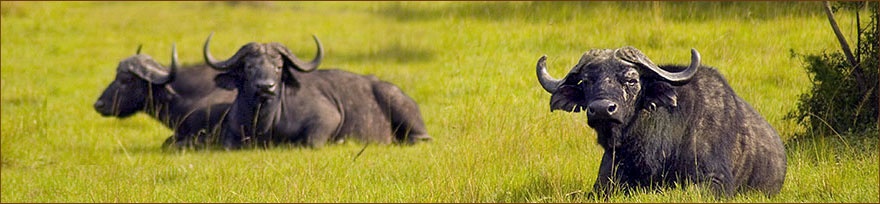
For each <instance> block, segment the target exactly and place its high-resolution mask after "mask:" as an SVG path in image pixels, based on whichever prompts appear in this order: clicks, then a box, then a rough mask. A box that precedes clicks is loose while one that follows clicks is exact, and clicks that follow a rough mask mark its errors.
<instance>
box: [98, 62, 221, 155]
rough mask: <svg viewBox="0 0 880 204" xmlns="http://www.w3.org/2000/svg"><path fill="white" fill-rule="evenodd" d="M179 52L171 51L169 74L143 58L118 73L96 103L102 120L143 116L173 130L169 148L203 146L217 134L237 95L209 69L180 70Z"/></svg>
mask: <svg viewBox="0 0 880 204" xmlns="http://www.w3.org/2000/svg"><path fill="white" fill-rule="evenodd" d="M178 67H180V65H178V63H177V50H176V49H175V48H172V57H171V65H170V68H168V69H166V68H164V67H163V66H162V65H159V63H156V61H154V60H153V59H152V57H150V56H149V55H145V54H140V48H138V53H137V54H136V55H134V56H131V57H128V58H126V59H124V60H122V61H121V62H119V66H118V67H117V68H116V79H114V80H113V82H111V83H110V85H108V86H107V88H106V89H104V93H103V94H101V97H100V98H98V101H96V102H95V104H94V107H95V110H96V111H98V113H100V114H101V115H103V116H115V117H120V118H125V117H128V116H131V115H133V114H134V113H137V112H138V111H143V112H145V113H147V114H149V115H150V116H151V117H153V118H155V119H156V120H159V121H160V122H162V124H164V125H165V126H166V127H168V128H171V129H173V130H174V135H172V136H171V137H169V138H168V140H166V141H165V145H172V146H176V147H181V146H190V145H197V144H202V143H204V142H205V139H206V136H208V135H210V133H212V132H214V130H215V128H214V126H215V125H216V124H217V123H218V122H219V121H220V120H221V119H222V118H223V115H224V114H225V112H226V111H227V110H228V109H229V105H230V104H231V103H232V100H233V99H234V98H235V91H229V90H224V89H218V88H216V87H215V86H214V85H213V79H214V77H215V76H216V75H217V74H218V73H219V72H217V71H214V70H213V69H211V68H210V67H208V66H207V65H199V66H192V67H184V68H180V70H178Z"/></svg>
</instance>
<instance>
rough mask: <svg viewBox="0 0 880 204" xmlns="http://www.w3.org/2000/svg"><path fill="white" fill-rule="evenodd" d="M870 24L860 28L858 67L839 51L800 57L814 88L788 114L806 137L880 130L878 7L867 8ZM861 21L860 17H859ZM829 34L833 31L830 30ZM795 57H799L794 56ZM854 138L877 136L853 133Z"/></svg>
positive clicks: (850, 4)
mask: <svg viewBox="0 0 880 204" xmlns="http://www.w3.org/2000/svg"><path fill="white" fill-rule="evenodd" d="M865 4H866V3H865V2H844V3H837V4H836V8H834V9H833V10H838V9H852V10H855V11H856V13H855V14H856V16H858V11H859V10H860V9H861V8H864V7H863V6H865ZM867 7H868V11H869V13H870V17H871V19H870V22H869V23H868V25H866V26H864V28H862V27H861V26H858V24H857V27H859V28H858V32H857V35H858V36H857V38H856V41H857V45H856V50H855V53H854V54H853V55H854V57H855V61H856V64H857V65H858V66H852V65H851V64H850V63H849V62H848V61H847V59H846V58H845V56H844V54H841V53H840V51H835V52H830V53H829V52H828V51H825V52H823V53H821V54H817V55H800V56H801V57H803V59H804V61H805V63H806V67H805V69H806V71H807V73H808V75H809V76H810V79H811V82H812V85H813V86H812V89H811V90H809V91H808V92H806V93H803V94H801V96H800V100H799V101H798V105H797V108H796V109H795V110H793V111H791V112H790V113H789V114H788V118H790V119H795V120H797V121H798V123H800V124H802V125H804V126H805V127H806V128H807V130H806V131H807V132H806V133H812V134H806V135H827V134H841V133H844V134H846V133H854V132H863V131H874V132H876V130H877V129H876V128H877V125H878V123H877V116H878V115H877V113H878V111H877V109H878V105H880V104H878V101H877V97H878V96H877V95H878V92H880V90H878V69H880V66H878V58H880V56H878V54H877V48H878V42H880V41H878V39H877V33H878V27H877V22H878V21H880V20H878V19H880V14H878V6H877V5H876V4H873V3H872V4H871V5H867ZM857 21H858V18H857ZM829 32H831V31H830V29H829ZM793 56H799V55H797V54H794V53H793ZM854 135H876V133H875V134H854Z"/></svg>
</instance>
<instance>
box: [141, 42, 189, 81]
mask: <svg viewBox="0 0 880 204" xmlns="http://www.w3.org/2000/svg"><path fill="white" fill-rule="evenodd" d="M141 64H142V65H143V66H136V67H137V68H136V69H137V70H132V71H134V72H135V74H137V75H139V76H141V78H144V79H146V80H147V81H149V82H150V83H152V84H166V83H168V82H171V81H173V80H174V75H175V74H176V72H177V67H179V66H180V65H179V64H178V63H177V45H176V44H174V45H172V46H171V67H170V68H169V69H168V71H167V72H165V71H162V70H163V69H164V68H162V65H159V64H156V62H155V61H153V60H149V61H142V63H141Z"/></svg>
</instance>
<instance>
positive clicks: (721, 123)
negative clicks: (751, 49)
mask: <svg viewBox="0 0 880 204" xmlns="http://www.w3.org/2000/svg"><path fill="white" fill-rule="evenodd" d="M691 54H692V59H691V64H690V66H687V67H685V66H676V65H671V66H657V65H654V63H653V62H651V60H649V59H648V58H647V56H645V55H644V54H643V53H642V52H641V51H639V50H637V49H635V48H632V47H624V48H620V49H614V50H610V49H603V50H591V51H589V52H587V53H585V54H584V55H583V57H581V59H580V62H578V64H577V65H575V66H574V68H572V70H571V71H570V72H569V73H568V75H566V76H565V78H563V79H561V80H557V79H553V78H552V77H550V75H549V74H548V73H547V71H546V63H545V60H546V57H541V58H540V59H539V60H538V66H537V75H538V81H539V82H540V83H541V86H543V88H544V89H545V90H546V91H547V92H550V93H551V94H552V96H551V98H550V110H551V111H553V110H563V111H568V112H580V111H581V110H586V113H587V120H588V125H589V126H590V127H591V128H592V129H594V130H595V131H596V132H597V134H598V143H599V144H600V145H601V146H602V147H603V148H604V149H605V154H604V156H603V157H602V162H601V164H600V166H599V176H598V178H597V179H596V183H595V185H594V191H595V192H599V193H603V192H607V191H608V190H611V189H612V188H613V187H614V186H617V185H621V186H622V187H624V188H625V187H626V186H629V187H654V186H662V185H664V184H669V183H672V182H682V181H691V182H696V183H706V182H708V183H707V184H708V185H709V187H710V188H711V189H713V191H715V192H716V193H717V194H716V195H723V196H732V195H733V194H735V193H737V192H740V191H742V190H747V189H755V190H759V191H761V192H764V193H765V194H767V195H773V194H776V193H778V192H779V190H780V188H782V183H783V181H784V179H785V171H786V156H785V149H784V147H783V145H782V141H781V140H780V138H779V135H778V134H777V133H776V131H775V130H774V129H773V127H771V126H770V124H769V123H767V121H766V120H765V119H764V118H763V117H762V116H761V115H760V114H758V112H757V111H755V109H754V108H752V107H751V106H750V105H749V103H747V102H746V101H745V100H743V99H742V98H740V97H739V96H737V95H736V93H734V92H733V89H731V87H730V85H728V84H727V81H726V80H725V79H724V77H722V75H721V74H720V73H719V72H718V71H717V70H715V69H714V68H711V67H704V66H701V65H700V55H699V53H697V51H696V50H691ZM625 189H626V188H625Z"/></svg>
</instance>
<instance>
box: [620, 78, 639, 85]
mask: <svg viewBox="0 0 880 204" xmlns="http://www.w3.org/2000/svg"><path fill="white" fill-rule="evenodd" d="M623 83H624V84H626V85H627V86H635V85H636V84H637V83H639V79H626V81H624V82H623Z"/></svg>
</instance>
